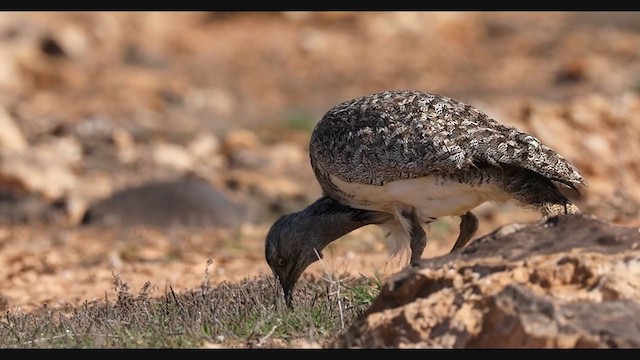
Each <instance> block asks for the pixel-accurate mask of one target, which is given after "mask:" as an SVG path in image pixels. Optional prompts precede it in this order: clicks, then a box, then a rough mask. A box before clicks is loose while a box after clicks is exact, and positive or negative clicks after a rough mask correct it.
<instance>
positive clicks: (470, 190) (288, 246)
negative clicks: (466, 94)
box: [265, 90, 586, 307]
mask: <svg viewBox="0 0 640 360" xmlns="http://www.w3.org/2000/svg"><path fill="white" fill-rule="evenodd" d="M309 154H310V158H311V166H312V168H313V171H314V173H315V176H316V178H317V180H318V182H319V183H320V185H321V187H322V190H323V193H324V196H322V197H321V198H319V199H318V200H317V201H315V202H314V203H313V204H311V205H309V206H308V207H306V208H305V209H303V210H302V211H300V212H296V213H292V214H288V215H284V216H282V217H280V218H279V219H278V220H277V221H276V222H275V223H274V224H273V226H272V227H271V229H270V230H269V233H268V234H267V237H266V244H265V255H266V260H267V262H268V264H269V266H270V267H271V269H272V271H273V273H274V274H275V276H276V277H277V278H278V279H279V281H280V284H281V286H282V288H283V290H284V295H285V299H286V303H287V305H288V306H289V307H292V290H293V287H294V285H295V283H296V281H297V280H298V278H299V277H300V275H301V274H302V272H303V271H304V270H305V269H306V268H307V267H308V266H309V265H310V264H311V263H313V262H314V261H317V260H318V256H320V257H321V256H322V255H321V251H322V249H323V248H324V247H325V246H327V245H328V244H329V243H331V242H332V241H334V240H336V239H338V238H340V237H341V236H343V235H345V234H347V233H349V232H351V231H353V230H355V229H357V228H360V227H362V226H365V225H369V224H377V225H380V226H383V227H386V228H387V229H388V230H389V232H388V233H390V234H391V235H390V236H391V237H392V238H396V239H401V241H400V243H401V245H404V248H405V249H406V248H407V247H408V248H409V249H410V252H411V254H410V262H411V265H416V264H417V263H418V262H419V260H420V258H421V256H422V252H423V251H424V248H425V245H426V239H427V238H426V233H425V231H424V229H423V225H425V224H429V223H430V222H432V221H434V220H436V219H438V218H440V217H443V216H459V217H460V218H461V222H460V234H459V236H458V239H457V241H456V243H455V245H454V249H457V248H460V247H463V246H464V245H465V244H466V243H467V242H468V241H469V240H470V239H471V238H472V237H473V235H474V234H475V232H476V230H477V228H478V220H477V218H476V217H475V216H474V215H473V214H472V213H471V212H470V210H471V209H473V208H475V207H476V206H478V205H480V204H482V203H484V202H485V201H494V202H502V201H506V200H512V201H514V202H515V203H516V204H518V205H520V206H523V207H528V208H533V209H537V210H539V211H540V212H541V213H542V215H543V216H550V215H555V214H562V213H574V212H578V208H577V207H576V206H575V205H574V204H573V203H572V202H571V201H570V200H569V199H568V198H567V197H566V196H565V195H563V194H562V193H561V192H560V191H559V189H560V188H562V187H565V188H568V189H572V190H573V191H578V190H577V188H576V186H578V185H586V184H585V181H584V179H583V178H582V176H581V175H580V173H579V172H578V170H577V169H576V168H575V167H574V166H573V165H571V164H570V163H569V162H568V161H567V160H565V159H564V158H563V157H562V156H560V155H559V154H558V153H556V152H555V151H553V150H552V149H550V148H549V147H547V146H545V145H542V144H541V143H540V141H539V140H538V139H537V138H535V137H534V136H532V135H529V134H527V133H524V132H522V131H519V130H517V129H515V128H513V127H510V126H505V125H502V124H499V123H498V122H496V121H495V120H493V119H491V118H489V117H488V116H487V115H486V114H484V113H482V112H480V111H478V110H477V109H475V108H473V107H472V106H470V105H467V104H464V103H462V102H460V101H457V100H454V99H451V98H448V97H445V96H439V95H435V94H430V93H425V92H421V91H412V90H394V91H386V92H382V93H377V94H373V95H368V96H363V97H359V98H356V99H353V100H349V101H346V102H343V103H341V104H339V105H337V106H335V107H333V108H332V109H331V110H329V111H328V112H327V113H326V114H325V115H324V116H323V118H322V119H321V120H320V121H319V122H318V124H317V125H316V127H315V129H314V130H313V133H312V135H311V141H310V145H309ZM401 248H402V246H400V247H397V246H396V248H395V249H393V250H394V251H398V250H400V249H401Z"/></svg>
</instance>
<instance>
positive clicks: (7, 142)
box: [0, 107, 27, 151]
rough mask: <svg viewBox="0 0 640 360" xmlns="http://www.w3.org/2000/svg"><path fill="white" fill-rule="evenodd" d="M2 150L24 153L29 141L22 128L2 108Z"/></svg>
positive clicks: (0, 138) (0, 118) (0, 108)
mask: <svg viewBox="0 0 640 360" xmlns="http://www.w3.org/2000/svg"><path fill="white" fill-rule="evenodd" d="M0 148H2V149H8V150H14V151H22V150H24V149H26V148H27V140H26V139H25V138H24V135H23V134H22V131H21V130H20V127H18V125H17V124H16V122H15V120H14V119H13V117H12V116H11V115H10V114H9V113H8V112H7V111H6V110H5V109H4V108H2V107H0Z"/></svg>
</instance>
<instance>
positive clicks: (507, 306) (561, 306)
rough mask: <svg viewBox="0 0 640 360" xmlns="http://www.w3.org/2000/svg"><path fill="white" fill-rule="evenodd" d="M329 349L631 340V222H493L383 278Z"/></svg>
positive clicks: (637, 313) (637, 325)
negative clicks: (468, 239) (460, 243)
mask: <svg viewBox="0 0 640 360" xmlns="http://www.w3.org/2000/svg"><path fill="white" fill-rule="evenodd" d="M330 346H331V347H439V348H441V347H444V348H472V347H493V348H496V347H502V348H512V347H536V348H538V347H546V348H555V347H562V348H577V347H638V346H640V229H637V228H626V227H617V226H612V225H609V224H608V223H605V222H604V221H601V220H599V219H596V218H595V217H591V216H587V215H583V214H575V215H562V216H556V217H551V218H549V219H547V220H542V221H539V222H537V223H534V224H530V225H527V226H524V227H520V228H519V227H518V226H515V227H513V226H512V227H510V228H509V230H508V231H503V230H502V229H499V230H497V231H495V232H493V233H491V234H489V235H486V236H483V237H481V238H478V239H477V240H475V241H474V242H472V243H470V244H469V245H467V247H465V248H463V249H461V250H458V251H455V252H452V253H450V254H447V255H445V256H442V257H438V258H433V259H429V260H423V261H422V263H421V264H420V266H419V267H417V268H407V269H405V270H404V271H402V272H401V273H399V274H397V275H395V276H393V277H391V278H390V279H388V280H387V281H386V282H385V284H384V286H383V288H382V290H381V293H380V294H379V295H378V297H377V298H376V299H375V300H374V301H373V303H372V305H371V307H370V308H369V309H368V310H367V311H366V312H365V313H364V314H363V315H362V316H361V317H360V318H358V319H357V320H356V321H355V322H354V324H353V325H352V326H351V327H350V328H349V329H348V331H347V332H346V333H344V334H343V335H341V336H339V337H338V338H337V339H335V340H334V342H333V343H332V344H330Z"/></svg>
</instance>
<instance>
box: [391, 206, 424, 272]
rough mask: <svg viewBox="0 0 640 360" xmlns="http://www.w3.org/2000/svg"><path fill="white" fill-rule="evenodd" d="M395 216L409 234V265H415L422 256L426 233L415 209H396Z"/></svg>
mask: <svg viewBox="0 0 640 360" xmlns="http://www.w3.org/2000/svg"><path fill="white" fill-rule="evenodd" d="M396 218H397V219H398V221H399V222H400V224H401V225H402V227H403V228H404V230H405V231H406V232H407V233H408V234H409V237H410V239H411V240H410V243H409V247H410V248H411V266H417V265H418V263H419V262H420V258H421V257H422V252H423V251H424V248H425V246H426V245H427V234H426V233H425V232H424V229H423V228H422V225H420V220H419V219H418V215H417V214H416V209H414V208H411V209H402V210H401V211H396Z"/></svg>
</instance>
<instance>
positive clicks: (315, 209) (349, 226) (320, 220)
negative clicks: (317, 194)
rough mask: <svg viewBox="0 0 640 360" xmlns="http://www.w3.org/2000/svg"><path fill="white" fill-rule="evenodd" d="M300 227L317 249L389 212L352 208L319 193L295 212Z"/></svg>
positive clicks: (379, 220) (384, 219) (378, 219)
mask: <svg viewBox="0 0 640 360" xmlns="http://www.w3.org/2000/svg"><path fill="white" fill-rule="evenodd" d="M298 214H299V216H298V218H299V220H300V221H299V222H298V224H300V226H301V227H302V230H303V231H304V232H305V233H307V234H310V235H311V236H309V237H308V239H310V241H311V242H312V244H310V245H311V246H313V247H314V248H315V249H316V250H318V251H320V250H322V249H323V248H324V247H326V246H327V245H329V244H330V243H331V242H333V241H334V240H337V239H338V238H340V237H342V236H344V235H346V234H348V233H350V232H351V231H353V230H355V229H358V228H360V227H363V226H365V225H370V224H380V223H382V222H385V221H387V220H389V219H391V218H392V216H391V215H390V214H386V213H381V212H377V211H371V210H362V209H355V208H352V207H350V206H347V205H344V204H341V203H339V202H337V201H336V200H334V199H332V198H330V197H328V196H323V197H321V198H320V199H318V200H317V201H316V202H314V203H313V204H311V205H309V206H308V207H307V208H306V209H304V210H302V211H301V212H300V213H298Z"/></svg>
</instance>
